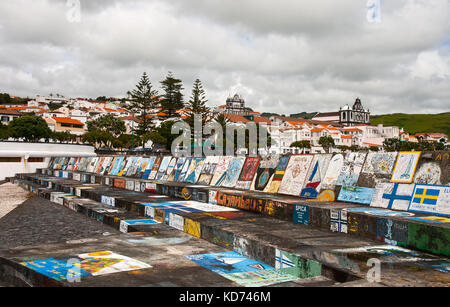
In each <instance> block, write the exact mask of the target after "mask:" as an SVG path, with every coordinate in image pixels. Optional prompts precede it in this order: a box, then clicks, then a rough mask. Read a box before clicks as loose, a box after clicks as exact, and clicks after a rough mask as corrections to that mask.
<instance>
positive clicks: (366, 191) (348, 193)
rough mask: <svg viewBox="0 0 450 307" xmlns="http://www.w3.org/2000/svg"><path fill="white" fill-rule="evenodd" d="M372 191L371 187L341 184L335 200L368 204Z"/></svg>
mask: <svg viewBox="0 0 450 307" xmlns="http://www.w3.org/2000/svg"><path fill="white" fill-rule="evenodd" d="M374 191H375V189H372V188H364V187H347V186H343V187H342V189H341V191H340V193H339V196H338V199H337V200H339V201H345V202H351V203H357V204H364V205H370V202H371V201H372V196H373V193H374Z"/></svg>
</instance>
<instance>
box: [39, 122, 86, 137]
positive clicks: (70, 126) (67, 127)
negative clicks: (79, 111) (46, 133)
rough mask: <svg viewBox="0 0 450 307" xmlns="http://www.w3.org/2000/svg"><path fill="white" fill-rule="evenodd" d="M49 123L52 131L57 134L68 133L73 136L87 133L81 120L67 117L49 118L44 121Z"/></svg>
mask: <svg viewBox="0 0 450 307" xmlns="http://www.w3.org/2000/svg"><path fill="white" fill-rule="evenodd" d="M44 120H45V121H46V122H47V125H48V126H49V128H50V130H52V131H55V132H65V131H68V132H70V133H71V134H75V135H78V136H79V135H83V134H84V133H85V132H86V131H85V129H84V127H85V125H84V124H83V123H82V122H80V121H79V120H76V119H72V118H67V117H48V118H45V119H44Z"/></svg>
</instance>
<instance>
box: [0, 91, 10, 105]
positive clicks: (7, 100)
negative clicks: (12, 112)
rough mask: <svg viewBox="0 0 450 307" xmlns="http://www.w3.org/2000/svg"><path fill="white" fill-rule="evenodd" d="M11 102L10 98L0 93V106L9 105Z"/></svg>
mask: <svg viewBox="0 0 450 307" xmlns="http://www.w3.org/2000/svg"><path fill="white" fill-rule="evenodd" d="M11 101H12V99H11V96H9V94H7V93H3V94H2V93H0V104H10V103H11Z"/></svg>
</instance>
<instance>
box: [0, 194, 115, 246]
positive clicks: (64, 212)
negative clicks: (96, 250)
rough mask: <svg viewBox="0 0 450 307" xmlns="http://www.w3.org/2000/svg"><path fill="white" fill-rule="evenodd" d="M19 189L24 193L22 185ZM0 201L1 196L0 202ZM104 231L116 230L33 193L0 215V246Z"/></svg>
mask: <svg viewBox="0 0 450 307" xmlns="http://www.w3.org/2000/svg"><path fill="white" fill-rule="evenodd" d="M1 187H2V186H0V188H1ZM19 189H20V188H19ZM20 190H21V192H22V193H25V195H28V193H27V192H26V191H24V190H23V189H20ZM0 195H1V194H0ZM2 198H3V197H2ZM2 202H3V200H1V201H0V204H1V203H2ZM105 233H110V234H118V233H120V232H119V231H117V230H116V229H114V228H112V227H110V226H107V225H104V224H103V223H100V222H97V221H95V220H93V219H90V218H89V217H87V216H84V215H82V214H80V213H77V212H74V211H72V210H70V209H68V208H66V207H63V206H61V205H58V204H53V203H51V202H50V201H48V200H46V199H43V198H40V197H36V196H34V197H32V198H30V199H28V200H26V201H25V202H24V203H23V204H21V205H20V206H18V207H17V208H16V209H14V210H13V211H11V212H10V213H9V214H7V215H6V216H4V217H3V218H2V219H0V248H14V247H19V246H27V245H37V244H49V243H62V242H66V241H70V240H79V239H85V238H93V237H98V236H102V235H103V234H105Z"/></svg>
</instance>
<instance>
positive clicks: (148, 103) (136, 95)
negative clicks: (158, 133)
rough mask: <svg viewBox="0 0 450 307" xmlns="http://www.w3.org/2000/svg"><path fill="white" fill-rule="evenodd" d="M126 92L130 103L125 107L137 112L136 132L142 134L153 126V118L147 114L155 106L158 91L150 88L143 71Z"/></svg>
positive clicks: (150, 85)
mask: <svg viewBox="0 0 450 307" xmlns="http://www.w3.org/2000/svg"><path fill="white" fill-rule="evenodd" d="M128 94H129V96H130V99H131V103H130V105H129V106H128V108H127V109H128V110H129V111H130V112H131V113H137V114H138V115H137V116H136V118H137V119H138V121H139V125H138V128H137V134H138V135H139V136H141V135H144V134H146V133H147V132H149V131H150V130H151V129H152V128H153V118H152V117H150V116H148V115H149V112H150V110H151V109H153V108H155V107H156V106H157V103H158V92H157V91H156V90H153V89H152V84H151V82H150V80H149V78H148V76H147V73H145V72H144V73H143V74H142V77H141V80H140V81H139V83H138V84H137V85H136V88H135V89H134V90H132V91H129V92H128ZM143 146H145V143H143Z"/></svg>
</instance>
